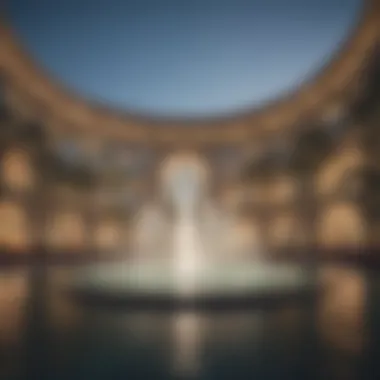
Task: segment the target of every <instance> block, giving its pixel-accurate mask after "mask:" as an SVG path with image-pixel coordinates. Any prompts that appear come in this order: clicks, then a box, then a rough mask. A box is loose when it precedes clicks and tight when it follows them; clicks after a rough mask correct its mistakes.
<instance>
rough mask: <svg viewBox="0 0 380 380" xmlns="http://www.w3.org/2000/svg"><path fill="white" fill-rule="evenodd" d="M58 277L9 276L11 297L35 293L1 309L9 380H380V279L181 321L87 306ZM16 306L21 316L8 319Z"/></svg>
mask: <svg viewBox="0 0 380 380" xmlns="http://www.w3.org/2000/svg"><path fill="white" fill-rule="evenodd" d="M58 272H59V270H57V269H47V268H34V269H33V270H31V269H30V268H29V269H27V270H26V271H22V272H20V273H19V274H15V278H16V280H14V281H13V280H12V281H10V280H4V279H3V280H2V279H1V277H0V281H3V283H0V289H5V286H7V287H8V289H9V290H8V293H6V292H5V291H4V294H9V292H11V291H13V289H16V285H14V284H16V283H18V282H17V281H18V280H17V278H22V279H26V280H25V289H24V290H25V291H26V293H23V292H22V290H20V291H19V292H18V293H17V292H16V290H14V292H15V296H14V298H12V299H11V301H12V302H9V303H6V304H5V303H3V304H0V378H1V379H20V380H29V379H54V380H55V379H57V380H59V379H74V380H76V379H78V380H79V379H81V380H82V379H107V380H108V379H115V380H116V379H132V380H133V379H167V380H169V379H180V378H184V379H185V378H192V379H204V380H208V379H231V380H233V379H251V378H252V379H265V380H267V379H268V380H272V379H273V380H274V379H282V380H287V379H289V380H290V379H292V380H293V379H344V380H348V379H378V378H380V377H379V376H378V374H379V368H378V367H379V365H378V362H379V359H380V307H379V306H380V304H379V300H380V298H379V295H380V286H379V284H380V281H378V279H377V277H378V276H377V273H372V272H368V271H367V272H363V271H359V270H347V271H346V270H345V269H343V270H338V271H336V273H335V272H334V271H333V272H332V274H330V278H329V280H325V281H326V283H327V282H330V283H331V284H330V285H329V286H327V285H326V289H327V291H326V292H327V293H325V294H324V295H323V296H321V297H323V300H322V299H321V300H317V301H316V302H302V303H293V304H289V305H282V306H281V307H280V306H279V307H272V308H270V309H266V310H251V311H249V312H248V311H247V312H241V311H240V312H239V313H237V312H236V313H235V312H233V311H232V310H230V311H226V312H223V313H221V312H219V313H215V312H214V313H198V314H191V313H190V314H189V313H187V314H185V315H180V314H178V313H177V314H173V313H168V312H166V313H148V312H137V311H135V312H128V313H125V312H120V311H118V312H115V311H107V310H102V309H99V308H98V309H86V308H83V307H81V306H80V305H76V304H73V303H72V301H71V300H70V299H67V298H66V295H64V294H63V293H62V292H61V289H60V286H59V281H58V278H60V277H62V275H61V273H58ZM346 272H347V273H346ZM332 282H333V283H334V284H332ZM360 284H363V286H364V287H362V286H361V285H360ZM1 287H2V288H1ZM21 288H22V287H20V289H21ZM2 294H3V293H1V292H0V302H2V301H3V300H4V296H2ZM1 297H3V298H1ZM16 305H21V306H22V312H21V318H18V317H17V315H18V316H19V315H20V313H19V314H17V313H16V312H9V313H8V314H4V313H5V312H6V311H7V310H6V308H9V310H11V309H12V308H14V310H18V307H16ZM323 310H324V311H323ZM321 311H323V312H321ZM16 314H17V315H16ZM2 315H5V316H7V315H8V317H7V318H5V317H4V316H3V317H1V316H2ZM321 315H322V316H324V317H323V318H322V319H321ZM358 315H359V316H360V315H361V316H362V318H357V316H358ZM12 316H13V317H14V320H15V321H16V320H18V321H19V326H17V327H16V328H15V329H14V334H13V335H14V336H13V335H12V334H10V333H9V331H10V327H9V326H13V324H12V323H10V322H11V321H10V319H11V318H12ZM321 320H322V321H323V322H321ZM2 323H5V324H7V323H8V325H7V326H5V327H4V328H3V327H2V325H1V324H2ZM6 332H8V333H9V334H8V335H9V336H10V338H8V339H7V340H6V339H5V337H6V336H7V334H6Z"/></svg>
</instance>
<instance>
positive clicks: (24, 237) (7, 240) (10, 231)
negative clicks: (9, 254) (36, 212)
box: [0, 202, 30, 251]
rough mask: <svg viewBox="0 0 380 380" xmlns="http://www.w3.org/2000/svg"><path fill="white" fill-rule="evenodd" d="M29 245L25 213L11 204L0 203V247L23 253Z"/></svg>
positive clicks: (15, 204) (18, 206)
mask: <svg viewBox="0 0 380 380" xmlns="http://www.w3.org/2000/svg"><path fill="white" fill-rule="evenodd" d="M29 244H30V236H29V233H28V230H27V221H26V216H25V212H24V210H23V209H22V207H21V206H20V205H18V204H17V203H13V202H2V203H0V246H2V247H6V248H9V249H11V250H12V251H25V250H26V249H27V248H28V247H29Z"/></svg>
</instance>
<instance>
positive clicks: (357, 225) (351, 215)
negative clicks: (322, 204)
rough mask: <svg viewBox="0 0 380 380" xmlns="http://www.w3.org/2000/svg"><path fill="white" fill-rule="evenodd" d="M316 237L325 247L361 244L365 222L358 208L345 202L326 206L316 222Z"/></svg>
mask: <svg viewBox="0 0 380 380" xmlns="http://www.w3.org/2000/svg"><path fill="white" fill-rule="evenodd" d="M318 237H319V242H320V244H321V245H322V246H325V247H339V246H342V247H352V246H353V247H357V246H359V245H361V244H363V242H364V238H365V224H364V220H363V218H362V216H361V214H360V210H359V209H358V208H357V207H355V205H351V204H346V203H341V204H336V205H333V206H331V207H329V208H327V209H326V210H325V211H324V213H323V214H322V216H321V218H320V220H319V223H318Z"/></svg>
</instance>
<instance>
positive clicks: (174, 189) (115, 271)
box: [74, 154, 314, 308]
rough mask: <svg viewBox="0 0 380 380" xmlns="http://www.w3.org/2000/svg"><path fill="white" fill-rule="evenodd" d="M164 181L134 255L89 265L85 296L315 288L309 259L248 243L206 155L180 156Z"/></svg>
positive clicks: (182, 299)
mask: <svg viewBox="0 0 380 380" xmlns="http://www.w3.org/2000/svg"><path fill="white" fill-rule="evenodd" d="M159 180H160V181H159V182H160V190H159V191H158V193H159V196H158V198H157V200H156V201H154V202H152V203H151V204H147V205H146V206H145V207H143V209H142V210H141V212H140V213H139V215H138V217H137V220H136V223H135V231H134V234H133V236H134V237H135V239H134V241H133V245H132V249H131V250H132V252H131V254H130V255H129V256H130V258H129V259H126V260H125V262H123V263H116V264H114V263H113V264H95V265H91V266H90V267H88V268H86V269H85V270H84V271H83V270H82V271H81V272H80V274H79V275H78V277H77V278H76V280H75V284H74V289H75V293H76V295H77V296H81V297H82V299H86V300H87V301H89V300H96V301H100V300H102V301H111V302H113V303H117V304H119V303H121V304H123V305H124V306H126V305H130V306H131V305H132V306H134V307H144V306H150V307H155V308H156V307H159V308H162V307H166V306H170V307H173V306H181V307H185V306H190V305H191V306H192V307H194V306H196V305H197V306H201V307H224V306H228V307H231V306H233V305H234V306H235V307H236V306H237V305H240V306H244V307H246V306H248V305H249V304H250V303H251V302H250V301H255V302H256V301H258V300H268V299H273V298H276V299H278V298H279V296H281V298H284V297H283V296H294V295H301V294H302V295H304V294H305V292H304V291H305V290H310V289H313V288H314V286H310V285H313V284H312V283H311V280H310V276H309V275H308V273H307V272H306V271H305V270H304V268H303V267H302V266H295V265H284V264H281V265H280V264H270V263H267V262H265V261H264V260H263V259H262V258H261V257H263V255H262V248H261V244H260V242H259V241H251V242H250V243H249V246H247V245H244V244H243V245H242V244H241V242H240V241H239V238H238V237H236V236H235V232H234V231H236V229H235V226H236V224H237V223H238V218H237V216H235V215H230V214H229V213H228V212H226V211H225V210H223V207H222V206H220V205H218V204H216V203H214V202H213V201H212V200H211V199H210V198H211V197H210V195H209V189H208V180H209V176H208V171H207V168H206V165H205V163H204V162H203V161H202V160H201V159H200V158H199V157H198V156H196V155H193V154H177V155H173V156H172V157H170V158H169V159H168V160H167V161H166V162H165V164H164V165H163V168H162V170H161V172H160V176H159ZM247 251H249V252H250V256H249V257H248V258H247V257H246V252H247Z"/></svg>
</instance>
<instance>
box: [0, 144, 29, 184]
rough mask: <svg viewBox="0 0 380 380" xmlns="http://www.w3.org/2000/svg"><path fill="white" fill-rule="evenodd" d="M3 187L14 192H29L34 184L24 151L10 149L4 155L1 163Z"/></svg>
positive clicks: (27, 157) (27, 156)
mask: <svg viewBox="0 0 380 380" xmlns="http://www.w3.org/2000/svg"><path fill="white" fill-rule="evenodd" d="M2 170H3V173H2V174H3V180H4V182H5V185H6V186H7V187H8V188H9V189H10V190H14V191H24V190H31V189H32V188H33V185H34V182H35V173H34V171H33V168H32V165H31V160H30V156H29V155H28V153H27V152H26V151H25V150H22V149H12V150H10V151H8V152H6V153H5V155H4V157H3V161H2Z"/></svg>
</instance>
